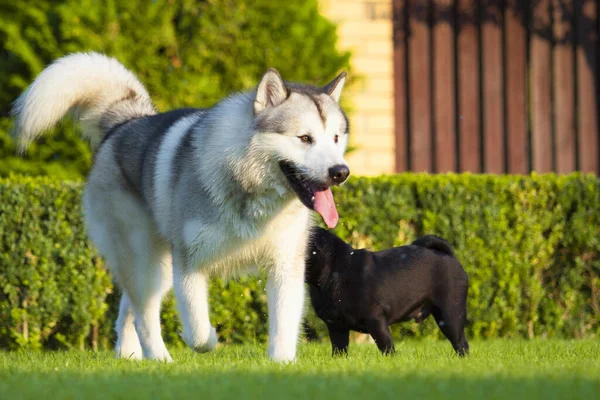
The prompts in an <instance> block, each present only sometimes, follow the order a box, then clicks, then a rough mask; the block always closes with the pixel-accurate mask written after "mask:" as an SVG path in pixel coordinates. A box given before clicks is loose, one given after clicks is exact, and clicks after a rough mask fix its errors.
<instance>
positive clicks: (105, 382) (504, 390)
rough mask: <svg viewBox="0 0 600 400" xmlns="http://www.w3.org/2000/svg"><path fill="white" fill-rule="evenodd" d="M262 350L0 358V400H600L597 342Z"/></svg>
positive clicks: (435, 343) (424, 343)
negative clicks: (166, 360)
mask: <svg viewBox="0 0 600 400" xmlns="http://www.w3.org/2000/svg"><path fill="white" fill-rule="evenodd" d="M265 351H266V350H265V347H264V346H250V345H248V346H234V345H231V346H220V347H218V348H217V349H216V350H215V351H214V352H213V353H210V354H195V353H192V352H191V351H190V350H176V351H173V353H172V355H173V358H174V359H175V363H173V364H162V363H157V362H149V361H142V362H135V361H123V360H115V359H114V358H113V356H112V354H111V353H109V352H102V353H82V352H52V353H50V352H45V353H42V352H39V353H36V352H12V353H6V352H5V353H0V399H45V398H49V399H80V398H81V399H108V398H118V399H128V400H129V399H138V398H140V399H149V398H152V399H159V398H160V399H162V398H173V399H180V398H196V399H215V398H218V399H241V398H257V399H258V398H260V399H280V398H303V399H313V398H317V397H319V398H323V399H351V398H361V399H381V398H394V399H410V398H417V399H419V400H423V399H428V398H432V399H433V398H439V399H461V400H466V399H486V400H487V399H528V400H529V399H558V398H564V399H576V398H581V399H592V398H600V341H598V340H581V341H558V340H535V341H520V340H493V341H474V342H472V343H471V355H470V356H469V357H467V358H465V359H459V358H458V357H456V356H454V355H453V354H452V352H451V350H450V345H449V344H448V343H447V342H445V341H406V342H402V343H398V344H397V354H396V355H395V356H393V357H383V356H380V355H379V354H378V353H377V351H376V348H375V346H374V345H372V344H364V345H357V344H351V346H350V356H349V357H348V358H336V359H332V358H331V357H330V355H329V345H328V344H303V345H301V346H300V352H299V354H298V360H297V362H296V363H294V364H288V365H280V364H275V363H272V362H270V361H269V360H268V359H267V357H266V355H265Z"/></svg>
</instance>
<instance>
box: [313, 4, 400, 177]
mask: <svg viewBox="0 0 600 400" xmlns="http://www.w3.org/2000/svg"><path fill="white" fill-rule="evenodd" d="M320 5H321V11H322V13H323V14H324V15H325V16H327V17H328V18H329V19H331V20H332V21H334V22H336V23H337V24H338V35H339V46H340V48H342V49H349V50H351V51H352V52H353V69H354V72H355V73H357V74H359V75H360V76H361V78H362V79H361V81H359V82H358V83H357V84H356V85H355V86H354V87H352V88H351V90H348V91H346V92H345V93H344V96H350V100H351V102H352V105H353V112H352V114H351V116H350V123H351V128H352V131H351V144H352V145H354V146H356V147H357V150H355V151H354V152H353V153H351V154H349V155H348V162H349V164H350V169H351V170H352V173H353V174H355V175H378V174H382V173H393V172H394V168H395V164H394V92H393V87H394V81H393V45H392V1H391V0H388V1H382V0H371V1H363V0H321V3H320Z"/></svg>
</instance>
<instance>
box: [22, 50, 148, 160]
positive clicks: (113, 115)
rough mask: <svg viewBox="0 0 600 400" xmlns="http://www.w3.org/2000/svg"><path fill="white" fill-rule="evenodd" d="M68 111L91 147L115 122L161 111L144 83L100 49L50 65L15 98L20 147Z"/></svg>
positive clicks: (96, 143) (25, 145)
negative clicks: (76, 121) (77, 122)
mask: <svg viewBox="0 0 600 400" xmlns="http://www.w3.org/2000/svg"><path fill="white" fill-rule="evenodd" d="M69 111H73V112H74V113H73V114H74V117H75V119H76V120H78V121H79V122H80V123H81V125H82V136H83V137H86V138H88V139H89V140H90V142H91V145H92V148H95V147H96V146H97V145H98V144H99V143H100V142H101V140H102V137H103V136H104V135H105V134H106V132H108V131H109V130H110V128H112V127H113V126H115V125H117V124H120V123H123V122H126V121H128V120H130V119H132V118H136V117H141V116H144V115H152V114H156V110H155V109H154V106H153V105H152V102H151V101H150V96H149V95H148V92H147V91H146V89H145V88H144V85H142V83H141V82H140V81H139V80H138V79H137V78H136V77H135V75H134V74H133V73H131V72H130V71H129V70H127V69H126V68H125V67H124V66H123V65H122V64H121V63H119V62H118V61H117V60H115V59H114V58H110V57H107V56H104V55H102V54H98V53H74V54H70V55H68V56H65V57H62V58H59V59H58V60H56V61H55V62H54V63H52V64H51V65H49V66H48V67H46V69H44V70H43V71H42V72H41V73H40V75H39V76H38V77H37V78H36V80H35V81H34V82H33V83H32V84H31V85H30V86H29V87H28V88H27V90H26V91H25V92H24V93H23V94H22V95H21V96H20V97H19V98H18V99H17V100H16V101H15V103H14V106H13V109H12V112H11V113H12V115H13V116H14V117H16V121H15V125H14V127H13V134H14V136H16V137H17V138H18V140H19V150H20V151H21V152H22V151H24V150H25V149H26V148H27V146H28V145H29V144H30V143H31V142H32V141H33V140H35V139H36V138H37V137H39V136H41V135H42V134H43V133H44V131H45V130H47V129H49V128H51V127H53V126H54V125H56V124H57V123H58V121H60V120H61V119H62V118H63V117H64V116H65V115H66V114H67V113H68V112H69Z"/></svg>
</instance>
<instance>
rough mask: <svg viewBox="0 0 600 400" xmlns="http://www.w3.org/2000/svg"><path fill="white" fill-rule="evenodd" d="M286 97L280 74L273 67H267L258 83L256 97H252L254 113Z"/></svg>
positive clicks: (282, 100) (273, 105)
mask: <svg viewBox="0 0 600 400" xmlns="http://www.w3.org/2000/svg"><path fill="white" fill-rule="evenodd" d="M287 97H288V91H287V88H286V87H285V83H283V79H281V75H279V72H277V70H276V69H274V68H269V69H268V70H267V72H265V74H264V75H263V77H262V78H261V79H260V82H259V83H258V87H257V89H256V99H254V114H258V113H260V112H261V111H263V110H265V109H266V108H268V107H275V106H278V105H279V104H281V103H283V102H284V101H285V99H287Z"/></svg>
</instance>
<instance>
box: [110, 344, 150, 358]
mask: <svg viewBox="0 0 600 400" xmlns="http://www.w3.org/2000/svg"><path fill="white" fill-rule="evenodd" d="M115 357H116V358H122V359H124V360H141V359H142V358H144V355H143V353H142V346H140V345H139V344H138V345H137V346H118V347H117V348H116V349H115Z"/></svg>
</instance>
